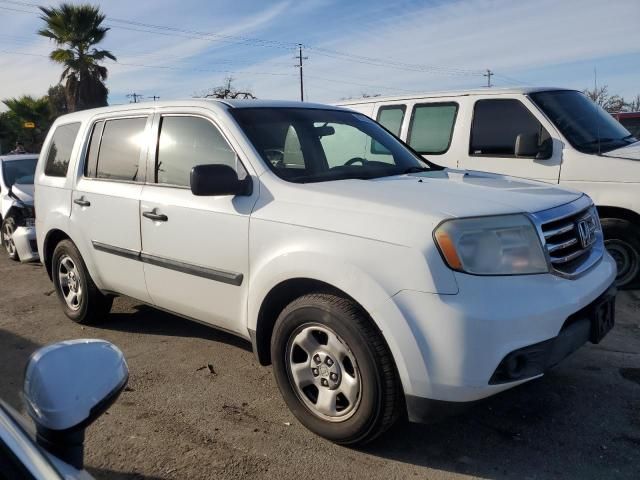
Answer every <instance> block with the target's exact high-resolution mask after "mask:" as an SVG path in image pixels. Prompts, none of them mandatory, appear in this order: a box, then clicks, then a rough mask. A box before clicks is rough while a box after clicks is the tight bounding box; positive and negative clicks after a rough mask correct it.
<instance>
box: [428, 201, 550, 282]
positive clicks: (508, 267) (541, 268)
mask: <svg viewBox="0 0 640 480" xmlns="http://www.w3.org/2000/svg"><path fill="white" fill-rule="evenodd" d="M434 238H435V241H436V244H437V245H438V248H439V249H440V253H441V254H442V256H443V258H444V260H445V261H446V263H447V264H448V265H449V267H451V268H452V269H454V270H458V271H461V272H466V273H472V274H475V275H518V274H530V273H546V272H548V271H549V267H548V265H547V260H546V257H545V255H544V252H543V250H542V245H541V243H540V239H539V237H538V234H537V232H536V230H535V228H534V226H533V224H532V223H531V221H530V220H529V218H527V217H526V216H525V215H520V214H517V215H500V216H496V217H478V218H461V219H453V220H447V221H445V222H443V223H441V224H440V226H438V228H436V230H435V232H434Z"/></svg>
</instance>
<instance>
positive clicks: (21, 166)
mask: <svg viewBox="0 0 640 480" xmlns="http://www.w3.org/2000/svg"><path fill="white" fill-rule="evenodd" d="M36 163H38V159H37V158H24V159H20V160H6V161H5V162H4V163H3V164H2V174H3V176H4V183H5V185H6V186H7V187H11V186H12V185H13V184H14V183H18V184H22V185H25V184H33V175H34V173H35V171H36Z"/></svg>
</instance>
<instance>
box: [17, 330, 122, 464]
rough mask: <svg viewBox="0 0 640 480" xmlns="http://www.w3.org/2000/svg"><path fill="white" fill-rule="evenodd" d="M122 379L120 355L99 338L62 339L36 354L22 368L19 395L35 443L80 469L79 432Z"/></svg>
mask: <svg viewBox="0 0 640 480" xmlns="http://www.w3.org/2000/svg"><path fill="white" fill-rule="evenodd" d="M128 380H129V368H128V366H127V362H126V360H125V358H124V355H123V354H122V352H121V351H120V350H119V349H118V348H117V347H116V346H114V345H112V344H111V343H109V342H105V341H104V340H68V341H63V342H59V343H54V344H53V345H48V346H46V347H43V348H41V349H40V350H38V351H36V352H35V353H34V354H33V355H31V358H30V359H29V363H28V364H27V368H26V370H25V374H24V388H23V394H24V400H25V403H26V406H27V412H28V413H29V415H30V416H31V418H32V419H33V421H34V422H35V424H36V441H37V443H38V444H39V445H40V446H41V447H43V448H44V449H46V450H47V451H48V452H50V453H51V454H53V455H55V456H56V457H58V458H60V459H62V460H63V461H65V462H67V463H69V464H70V465H73V466H74V467H76V468H78V469H82V468H83V464H84V432H85V429H86V428H87V427H88V426H89V425H90V424H91V423H92V422H93V421H94V420H96V419H97V418H98V417H99V416H100V415H102V414H103V413H104V412H105V411H106V410H107V409H108V408H109V407H110V406H111V405H112V404H113V402H115V400H116V399H117V398H118V395H120V392H121V391H122V390H123V389H124V387H125V386H126V384H127V381H128Z"/></svg>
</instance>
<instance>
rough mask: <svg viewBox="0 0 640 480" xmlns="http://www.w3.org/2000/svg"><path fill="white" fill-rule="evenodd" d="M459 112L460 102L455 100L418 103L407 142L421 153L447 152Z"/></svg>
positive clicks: (435, 153) (412, 117)
mask: <svg viewBox="0 0 640 480" xmlns="http://www.w3.org/2000/svg"><path fill="white" fill-rule="evenodd" d="M457 114H458V104H457V103H454V102H447V103H427V104H422V105H416V106H415V107H414V109H413V114H412V116H411V123H410V125H409V135H408V139H407V140H408V142H407V143H409V145H410V146H411V147H412V148H413V149H414V150H415V151H416V152H418V153H421V154H430V155H438V154H443V153H445V152H446V151H447V150H449V146H450V145H451V136H452V135H453V127H454V125H455V123H456V116H457Z"/></svg>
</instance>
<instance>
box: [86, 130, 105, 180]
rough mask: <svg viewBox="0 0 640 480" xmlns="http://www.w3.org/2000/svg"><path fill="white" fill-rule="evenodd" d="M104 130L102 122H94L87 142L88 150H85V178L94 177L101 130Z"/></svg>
mask: <svg viewBox="0 0 640 480" xmlns="http://www.w3.org/2000/svg"><path fill="white" fill-rule="evenodd" d="M103 129H104V121H100V122H96V124H95V125H94V126H93V130H92V131H91V140H89V149H88V150H87V161H86V162H85V166H84V175H85V176H86V177H95V176H96V170H97V167H98V150H99V149H100V140H101V139H102V130H103Z"/></svg>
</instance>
